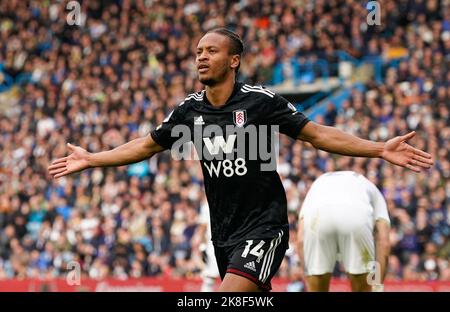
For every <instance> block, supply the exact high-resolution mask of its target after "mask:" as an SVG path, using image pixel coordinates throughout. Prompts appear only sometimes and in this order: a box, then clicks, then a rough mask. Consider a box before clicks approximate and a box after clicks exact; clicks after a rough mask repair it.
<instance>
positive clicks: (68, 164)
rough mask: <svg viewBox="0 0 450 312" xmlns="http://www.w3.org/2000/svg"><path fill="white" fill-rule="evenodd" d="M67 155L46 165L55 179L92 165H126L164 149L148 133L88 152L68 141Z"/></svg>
mask: <svg viewBox="0 0 450 312" xmlns="http://www.w3.org/2000/svg"><path fill="white" fill-rule="evenodd" d="M67 147H68V148H69V151H70V152H71V153H70V155H69V156H66V157H63V158H59V159H56V160H54V161H53V162H52V164H51V165H50V166H49V167H48V172H49V174H50V175H52V176H53V177H54V178H55V179H56V178H59V177H62V176H65V175H68V174H71V173H75V172H78V171H82V170H84V169H87V168H93V167H110V166H122V165H128V164H132V163H135V162H139V161H141V160H144V159H147V158H150V157H152V156H153V155H154V154H156V153H158V152H161V151H162V150H164V148H163V147H161V146H160V145H158V144H157V143H156V142H155V141H154V140H153V139H152V137H151V136H150V135H148V136H146V137H143V138H138V139H134V140H132V141H130V142H128V143H125V144H123V145H120V146H118V147H116V148H115V149H112V150H110V151H106V152H99V153H89V152H88V151H86V150H85V149H83V148H81V147H79V146H73V145H72V144H70V143H68V144H67Z"/></svg>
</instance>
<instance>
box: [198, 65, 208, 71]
mask: <svg viewBox="0 0 450 312" xmlns="http://www.w3.org/2000/svg"><path fill="white" fill-rule="evenodd" d="M208 69H209V66H208V65H200V66H199V67H198V72H199V73H204V72H207V71H208Z"/></svg>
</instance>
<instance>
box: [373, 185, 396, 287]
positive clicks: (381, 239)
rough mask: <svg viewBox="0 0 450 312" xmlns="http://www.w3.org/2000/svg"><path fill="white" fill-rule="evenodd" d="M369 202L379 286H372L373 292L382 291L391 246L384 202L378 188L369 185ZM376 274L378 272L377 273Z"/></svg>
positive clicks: (387, 216) (388, 222)
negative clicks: (372, 213) (371, 213)
mask: <svg viewBox="0 0 450 312" xmlns="http://www.w3.org/2000/svg"><path fill="white" fill-rule="evenodd" d="M371 190H372V191H371V202H372V206H373V209H374V222H375V224H374V240H375V260H376V261H377V262H378V264H379V265H380V272H379V276H380V284H381V285H374V286H373V287H372V289H373V290H374V291H382V290H383V283H384V278H385V277H386V272H387V266H388V259H389V254H390V251H391V246H390V243H389V230H390V219H389V214H388V209H387V205H386V201H385V200H384V197H383V194H381V192H380V191H379V190H378V188H377V187H376V186H375V185H373V184H372V183H371ZM377 273H378V272H377Z"/></svg>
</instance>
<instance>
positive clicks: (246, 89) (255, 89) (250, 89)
mask: <svg viewBox="0 0 450 312" xmlns="http://www.w3.org/2000/svg"><path fill="white" fill-rule="evenodd" d="M241 91H242V92H244V93H249V92H257V93H262V94H265V95H267V96H269V97H271V98H273V97H274V95H275V93H273V92H272V91H270V90H267V89H263V88H259V87H249V86H247V85H244V86H243V87H242V88H241Z"/></svg>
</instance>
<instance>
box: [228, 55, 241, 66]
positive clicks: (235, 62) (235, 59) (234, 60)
mask: <svg viewBox="0 0 450 312" xmlns="http://www.w3.org/2000/svg"><path fill="white" fill-rule="evenodd" d="M240 62H241V57H240V56H239V54H235V55H232V56H231V64H230V67H231V68H232V69H236V68H238V66H239V64H240Z"/></svg>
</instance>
